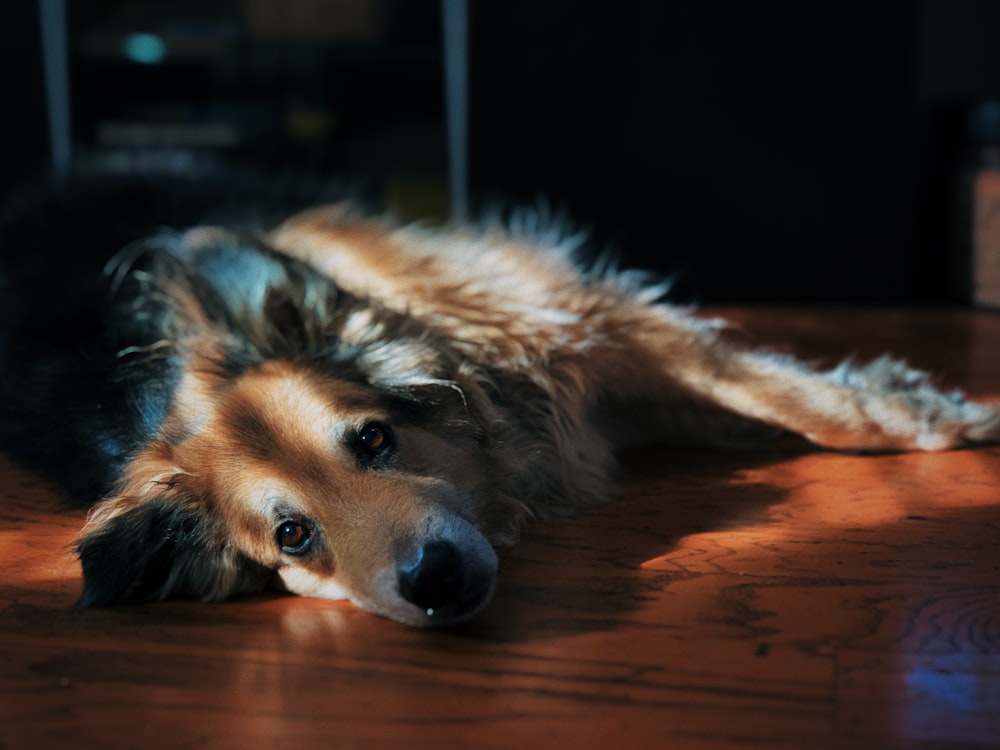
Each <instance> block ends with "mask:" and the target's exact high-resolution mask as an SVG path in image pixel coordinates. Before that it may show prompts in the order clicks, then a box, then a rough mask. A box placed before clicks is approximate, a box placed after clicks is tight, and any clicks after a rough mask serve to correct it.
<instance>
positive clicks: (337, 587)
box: [0, 205, 1000, 625]
mask: <svg viewBox="0 0 1000 750" xmlns="http://www.w3.org/2000/svg"><path fill="white" fill-rule="evenodd" d="M117 249H118V248H117V247H111V248H108V250H109V252H108V255H109V256H110V255H112V254H113V253H114V251H115V250H117ZM573 250H574V248H573V243H572V242H569V241H566V240H563V239H561V238H560V237H559V235H558V234H556V233H553V232H550V233H548V234H546V233H544V232H543V233H536V235H535V236H530V233H527V234H526V233H518V232H511V231H508V230H501V229H499V228H494V229H465V228H451V229H444V230H431V229H426V228H418V227H396V226H393V225H391V224H390V223H388V222H385V221H383V220H379V219H365V218H361V217H359V216H356V215H354V214H353V213H352V212H351V211H350V210H349V209H347V208H345V207H344V206H342V205H335V206H332V207H327V208H322V209H316V210H311V211H307V212H305V213H301V214H298V215H296V216H294V217H292V218H291V219H289V220H287V221H285V222H284V223H282V224H280V225H279V226H278V227H277V228H276V229H274V230H272V231H268V232H265V233H262V234H260V235H257V236H249V235H244V234H240V233H237V232H234V231H231V230H227V229H222V228H211V227H202V228H195V229H191V230H188V231H184V232H182V233H174V234H167V233H160V234H158V235H156V236H154V237H153V238H152V239H150V240H147V241H145V242H141V243H138V244H133V245H131V246H130V247H129V248H127V249H126V250H124V251H122V252H120V253H119V254H118V255H117V257H116V259H115V261H114V262H113V263H111V264H110V265H109V266H108V267H107V272H106V275H105V282H104V286H101V285H98V286H96V287H94V289H96V290H98V291H99V293H92V294H88V295H83V294H82V293H81V297H86V299H82V298H81V299H80V300H77V299H65V300H57V301H55V302H53V303H51V305H52V306H54V307H55V308H56V309H55V310H54V311H52V310H50V311H49V314H48V315H47V316H42V318H40V319H37V318H35V317H33V316H32V315H30V314H24V313H13V312H12V313H8V319H7V320H8V322H7V326H6V327H5V328H6V334H5V338H4V339H3V342H2V343H3V347H4V348H3V356H4V358H5V360H6V362H7V366H8V371H7V375H6V378H5V380H4V393H3V396H4V399H5V401H6V406H5V408H4V413H3V418H2V422H0V435H2V437H3V441H4V446H5V448H6V449H7V450H8V451H11V452H13V453H14V454H15V455H18V456H20V457H21V458H24V459H26V460H29V461H31V462H33V463H34V464H36V465H39V466H42V467H43V468H47V469H49V470H50V471H55V472H56V473H57V474H58V475H59V476H61V477H62V479H63V480H64V481H65V482H66V483H67V485H68V486H69V488H70V489H71V490H72V491H73V492H75V493H76V494H78V495H82V496H85V497H90V499H93V500H96V499H97V496H98V495H104V496H105V497H104V499H103V500H101V502H100V503H99V504H98V505H97V506H96V508H95V510H94V512H93V513H92V515H91V518H90V520H89V522H88V524H87V527H86V528H85V529H84V532H83V535H82V537H81V540H80V542H79V546H78V551H79V554H80V558H81V561H82V564H83V572H84V582H85V588H84V593H83V597H82V599H81V604H83V605H84V606H93V605H104V604H112V603H117V602H126V601H137V600H153V599H161V598H165V597H168V596H172V595H182V596H196V597H200V598H204V599H221V598H224V597H226V596H229V595H232V594H235V593H239V592H248V591H255V590H260V589H262V588H265V587H266V586H268V585H271V584H273V583H274V582H278V583H279V584H280V585H281V586H283V587H284V588H286V589H288V590H289V591H292V592H294V593H299V594H304V595H315V596H324V597H331V598H349V599H350V600H352V601H353V602H355V603H357V604H358V605H360V606H362V607H364V608H367V609H369V610H371V611H374V612H377V613H380V614H383V615H387V616H389V617H392V618H394V619H397V620H400V621H402V622H406V623H409V624H414V625H437V624H447V623H451V622H456V621H460V620H463V619H466V618H468V617H470V616H472V615H473V614H475V613H476V612H478V611H479V610H480V609H481V608H482V607H483V606H484V605H485V603H486V602H487V601H488V599H489V597H490V594H491V592H492V589H493V585H494V579H495V576H496V571H497V558H496V554H495V552H494V547H495V546H502V545H508V544H511V543H513V542H514V540H515V539H516V537H517V533H518V529H519V527H520V525H521V523H522V522H523V520H524V519H525V518H526V517H528V516H531V515H534V516H550V515H553V514H560V513H566V512H571V511H574V510H577V509H580V508H582V507H586V506H588V505H591V504H593V503H595V502H598V501H600V500H602V499H604V498H605V497H606V494H607V492H608V489H609V481H610V479H611V476H612V472H613V467H614V453H615V450H616V448H618V447H620V446H621V445H623V444H626V443H629V442H637V441H639V440H644V441H655V440H660V439H665V438H669V439H675V440H676V439H687V440H696V441H700V442H714V443H724V442H729V441H732V440H737V439H742V438H745V437H746V436H747V435H749V434H753V433H754V432H755V431H757V430H760V431H762V432H768V431H773V430H775V429H776V430H785V431H791V432H794V433H798V434H800V435H803V436H805V437H806V438H808V439H809V440H811V441H813V442H814V443H816V444H818V445H821V446H826V447H831V448H837V449H848V450H865V451H867V450H875V451H881V450H911V449H919V450H938V449H946V448H951V447H955V446H960V445H965V444H969V443H975V442H981V441H990V440H994V439H996V438H997V437H998V436H1000V418H998V416H997V414H996V412H995V411H994V410H993V409H991V408H988V407H986V406H982V405H978V404H973V403H969V402H966V401H964V400H963V399H962V398H961V397H960V396H959V395H957V394H948V395H946V394H942V393H940V392H938V391H936V390H935V389H934V388H933V387H932V386H931V385H930V384H929V383H928V380H927V378H926V377H925V376H924V375H923V374H921V373H917V372H914V371H912V370H910V369H908V368H906V367H905V366H903V365H901V364H899V363H894V362H891V361H889V360H879V361H877V362H875V363H873V364H872V365H869V366H867V367H864V368H855V367H851V366H847V365H844V366H841V367H839V368H837V369H836V370H834V371H832V372H827V373H819V372H815V371H813V370H810V369H809V368H807V367H805V366H804V365H802V364H800V363H798V362H796V361H794V360H791V359H788V358H784V357H780V356H776V355H772V354H768V353H764V352H757V351H747V350H744V349H740V348H736V347H733V346H731V345H729V344H727V343H726V342H725V341H724V340H723V338H722V337H720V335H719V331H720V326H719V325H718V324H716V323H714V322H709V321H704V320H699V319H697V318H695V317H693V316H692V315H690V314H689V313H687V312H686V311H683V310H680V309H677V308H674V307H670V306H667V305H665V304H662V303H661V302H659V301H658V300H659V297H660V293H661V292H662V290H661V289H658V288H657V287H655V286H650V285H648V284H646V283H644V282H643V281H642V278H641V277H639V276H637V275H634V274H630V273H618V272H612V271H605V272H596V271H592V272H587V273H584V272H582V271H581V270H580V269H579V268H578V266H577V265H576V264H575V260H574V257H573ZM5 252H6V253H8V254H9V253H10V252H11V249H10V248H5ZM80 285H81V287H83V286H86V285H85V284H84V282H83V280H81V281H80ZM69 293H70V292H66V294H69ZM8 294H9V295H15V296H16V295H18V294H20V295H21V296H22V297H25V298H27V297H28V296H30V295H37V294H38V292H37V291H31V292H28V293H26V292H25V291H24V290H23V289H15V288H14V287H13V286H11V287H9V288H8ZM95 301H96V302H99V303H100V304H99V305H97V306H95V304H94V303H95ZM24 302H26V303H32V304H34V305H35V308H36V309H38V303H39V301H38V300H31V299H25V300H24ZM23 306H24V305H22V307H23ZM27 307H28V308H30V307H31V304H27ZM40 321H41V322H40ZM59 321H62V322H59ZM59 326H63V330H62V331H61V332H54V330H53V329H54V328H55V327H59Z"/></svg>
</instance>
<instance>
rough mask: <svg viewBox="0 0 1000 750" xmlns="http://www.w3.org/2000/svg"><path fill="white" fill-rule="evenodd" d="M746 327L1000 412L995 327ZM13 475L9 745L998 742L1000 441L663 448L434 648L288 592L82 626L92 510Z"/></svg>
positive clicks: (982, 320)
mask: <svg viewBox="0 0 1000 750" xmlns="http://www.w3.org/2000/svg"><path fill="white" fill-rule="evenodd" d="M732 315H733V316H734V317H736V318H737V319H738V320H740V321H743V322H744V323H745V324H746V328H747V330H748V331H749V332H752V333H749V334H748V335H750V336H751V337H752V338H753V339H756V340H759V341H761V342H777V341H786V342H790V343H792V344H793V345H794V348H795V350H796V351H798V352H799V353H802V354H804V355H806V356H819V355H822V354H832V355H836V356H843V355H847V354H852V353H854V354H858V355H860V356H862V357H865V356H870V355H873V354H876V353H878V352H880V351H882V350H884V349H887V350H892V351H894V352H895V353H897V354H901V355H905V356H907V357H908V358H909V359H910V360H911V361H912V362H914V363H915V364H917V365H919V366H922V367H925V368H930V369H932V370H935V371H946V372H947V373H948V375H947V377H946V378H945V381H944V382H945V383H947V384H949V385H954V386H963V387H965V388H967V389H968V390H970V391H971V392H972V393H973V394H975V395H977V396H982V397H1000V317H998V316H992V315H987V314H964V313H945V312H926V313H920V314H906V313H889V312H881V313H870V312H867V313H866V312H838V313H823V312H809V311H768V310H757V311H735V312H732ZM0 485H2V495H3V498H4V500H3V504H2V506H0V517H2V521H0V561H2V565H0V748H56V747H66V748H91V747H121V748H155V747H170V748H196V747H197V748H200V747H225V748H245V749H247V750H249V749H250V748H262V747H284V748H315V747H322V748H327V747H329V748H355V747H401V748H407V750H410V749H411V748H432V747H433V748H443V747H454V748H570V747H572V748H611V749H612V750H622V749H624V748H687V747H693V748H779V747H789V748H814V747H820V748H824V747H850V748H854V747H873V748H894V747H919V748H934V747H955V748H959V747H961V748H975V747H998V746H1000V448H987V449H981V450H975V451H959V452H953V453H948V454H932V455H892V456H880V457H861V456H849V455H836V454H832V453H821V452H813V451H808V450H805V449H803V447H802V446H801V445H799V444H798V443H796V442H794V441H784V442H782V443H780V444H778V445H774V446H769V447H767V448H764V449H760V450H753V451H747V452H733V453H727V454H718V453H711V452H706V451H699V450H693V449H683V450H679V449H658V450H649V451H644V452H642V453H641V454H637V455H634V456H631V457H629V459H628V470H627V472H626V475H625V477H624V481H623V489H622V491H621V497H620V498H619V500H618V501H617V502H616V503H614V504H612V505H609V506H608V507H606V508H604V509H601V510H599V511H598V512H594V513H591V514H590V515H588V516H587V517H585V518H582V519H579V520H576V521H573V522H569V523H559V524H536V525H533V526H531V527H529V528H528V530H527V532H526V534H525V537H524V540H523V542H522V543H521V544H520V545H519V546H518V547H516V548H515V549H514V550H512V551H510V552H508V553H505V554H504V555H503V567H502V571H501V576H500V582H499V589H498V592H497V596H496V599H495V601H494V603H493V604H492V605H491V606H490V607H489V609H488V610H487V611H486V612H485V613H484V614H483V615H482V616H481V617H480V618H479V619H478V620H477V621H475V622H473V623H471V624H469V625H466V626H463V627H461V628H458V629H454V630H445V631H436V632H426V631H418V630H413V629H409V628H407V627H404V626H401V625H398V624H395V623H393V622H389V621H387V620H383V619H379V618H377V617H373V616H371V615H368V614H366V613H363V612H359V611H355V610H353V609H352V608H351V607H350V606H349V605H345V604H341V603H331V602H325V601H317V600H308V599H297V598H291V597H280V596H261V597H254V598H249V599H243V600H239V601H234V602H231V603H226V604H199V603H193V602H180V603H167V604H157V605H151V606H130V607H120V608H112V609H105V610H93V611H85V612H76V611H73V610H72V605H73V602H74V599H75V597H76V595H77V593H78V591H79V588H80V580H79V571H78V568H77V565H76V563H75V561H74V560H73V559H72V556H71V554H70V552H69V549H70V546H71V544H72V540H73V536H74V533H75V531H76V530H77V529H78V528H79V526H80V524H81V520H82V518H83V515H84V514H83V513H82V512H79V511H67V510H63V509H60V505H59V499H58V495H57V494H55V493H54V492H52V491H51V490H49V489H46V488H45V486H44V485H43V484H42V483H41V482H40V481H39V480H38V479H36V478H34V477H32V476H31V475H29V474H28V473H26V472H24V471H21V470H19V469H16V468H14V467H13V466H11V465H10V464H9V463H7V462H3V463H2V464H0Z"/></svg>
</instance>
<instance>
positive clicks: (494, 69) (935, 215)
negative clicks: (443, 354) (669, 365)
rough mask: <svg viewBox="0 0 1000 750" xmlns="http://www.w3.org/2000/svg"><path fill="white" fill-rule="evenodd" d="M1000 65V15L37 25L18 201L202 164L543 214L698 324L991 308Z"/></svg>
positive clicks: (319, 8) (738, 6)
mask: <svg viewBox="0 0 1000 750" xmlns="http://www.w3.org/2000/svg"><path fill="white" fill-rule="evenodd" d="M998 42H1000V3H998V2H995V0H876V1H874V2H873V1H872V0H841V1H840V2H836V3H831V2H825V3H803V2H798V1H791V0H788V1H785V0H774V1H767V2H757V3H747V2H737V1H731V0H716V1H714V2H713V1H708V2H677V3H654V2H647V1H644V0H618V1H617V2H610V1H609V0H545V1H544V2H542V1H540V0H472V1H471V2H470V1H469V0H224V1H218V2H212V1H210V0H191V1H182V0H174V1H171V2H167V1H166V0H162V1H156V0H143V1H142V2H140V1H138V0H65V1H64V0H38V2H29V1H28V0H19V1H18V2H14V3H7V4H6V5H5V7H4V13H3V21H2V23H0V75H2V80H3V81H4V85H5V90H6V91H5V94H6V96H5V102H4V117H3V127H4V131H5V136H6V137H5V138H3V139H2V141H0V163H2V164H3V169H2V170H0V192H3V193H10V192H11V191H14V190H17V186H18V184H19V183H21V182H22V181H23V180H25V179H27V178H30V177H32V176H34V175H37V174H39V173H40V172H43V171H47V170H53V171H55V172H59V171H61V170H65V169H67V168H68V166H69V165H71V164H72V163H74V162H78V161H79V160H81V159H86V158H89V157H91V156H93V155H94V154H103V153H115V152H118V151H122V150H130V149H136V148H141V149H148V148H152V149H171V150H172V149H184V150H187V151H194V152H198V153H204V154H209V155H211V156H212V157H213V158H218V159H221V160H232V161H242V162H249V163H253V164H259V165H263V166H265V167H271V168H282V169H285V168H302V169H304V170H310V171H311V172H313V173H315V172H324V173H329V174H331V175H338V176H341V177H344V178H346V179H349V180H353V181H357V182H358V183H362V184H364V185H365V186H366V187H368V188H370V189H371V190H372V191H374V192H376V193H377V194H378V195H379V197H380V198H381V199H382V200H383V201H384V202H385V203H386V204H388V205H389V206H390V207H391V208H392V209H393V210H395V211H396V212H398V213H399V214H401V215H402V216H404V217H408V218H417V217H424V216H430V217H446V216H448V215H449V214H452V213H456V212H457V213H459V214H462V213H465V212H468V211H470V210H471V211H472V213H475V211H476V210H477V208H478V207H482V206H488V205H492V204H494V203H496V202H501V203H504V204H508V205H509V204H522V203H527V204H538V203H539V202H540V201H544V202H546V203H547V205H549V206H552V207H554V208H555V209H558V210H562V211H565V213H566V214H567V215H569V216H572V217H573V218H574V219H576V220H577V221H578V222H579V223H580V224H581V225H582V226H584V227H586V228H588V229H589V230H590V231H591V233H592V234H593V236H594V238H595V241H596V242H598V243H601V244H604V245H608V246H611V247H613V248H614V249H616V250H617V251H618V252H619V253H620V255H621V256H622V257H623V258H624V259H625V261H626V262H628V263H630V264H638V265H643V266H646V267H650V268H653V269H655V270H657V271H660V272H664V273H670V274H672V275H674V276H675V278H676V296H677V298H678V299H680V300H683V301H691V302H700V303H746V302H778V303H806V304H810V303H815V304H831V303H850V304H904V305H935V304H944V303H955V302H959V303H963V302H969V301H977V302H980V303H981V304H989V299H988V295H986V296H984V295H982V294H979V293H978V292H977V288H978V287H977V286H976V284H977V283H983V284H985V283H988V282H985V281H977V278H979V276H981V275H982V274H981V273H980V272H979V271H977V268H979V267H980V266H981V265H982V263H980V262H979V261H977V259H976V258H977V255H976V254H977V252H978V253H979V254H980V255H982V254H983V253H984V252H986V253H988V252H990V248H987V249H986V250H983V248H982V247H979V248H978V249H977V242H978V243H979V245H983V244H984V243H986V244H989V243H988V240H989V234H990V231H992V230H990V227H991V226H992V225H991V224H989V221H992V219H990V218H989V217H991V216H992V214H991V213H990V210H992V208H991V207H993V206H994V204H992V203H990V202H989V201H990V196H991V194H990V193H989V191H990V190H991V189H992V188H991V187H990V186H991V184H993V183H990V182H989V180H986V181H985V182H984V178H983V175H987V176H989V175H991V174H998V173H1000V172H998V169H1000V168H998V167H997V164H998V163H1000V159H998V158H997V156H996V146H997V145H998V144H1000V104H998V102H1000V43H998ZM997 194H998V195H1000V188H997ZM984 206H985V208H984ZM995 206H998V208H997V215H998V216H1000V199H998V200H997V203H996V204H995ZM470 207H471V208H470ZM976 211H978V212H979V213H978V214H977V213H976ZM977 216H978V217H979V218H978V219H977V218H976V217H977ZM983 217H987V218H983ZM977 221H978V222H979V223H978V224H977ZM997 221H998V222H1000V219H998V220H997ZM983 222H987V223H986V224H984V223H983ZM984 227H985V229H984ZM977 232H978V234H977ZM977 237H978V238H979V239H977ZM984 237H985V238H986V239H983V238H984ZM997 245H998V248H997V251H996V255H997V257H998V258H1000V242H998V243H997ZM977 263H978V265H977ZM987 265H989V264H987ZM977 274H979V276H977ZM998 284H1000V282H998Z"/></svg>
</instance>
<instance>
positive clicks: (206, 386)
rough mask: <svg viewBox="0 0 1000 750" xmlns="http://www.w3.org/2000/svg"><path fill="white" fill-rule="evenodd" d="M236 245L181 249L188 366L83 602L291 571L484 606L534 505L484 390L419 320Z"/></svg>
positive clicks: (100, 552)
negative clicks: (420, 331)
mask: <svg viewBox="0 0 1000 750" xmlns="http://www.w3.org/2000/svg"><path fill="white" fill-rule="evenodd" d="M224 239H225V238H224ZM199 243H200V244H199ZM192 244H194V245H197V247H196V250H192V249H191V247H190V246H191V245H192ZM237 244H238V243H236V242H235V241H234V240H233V239H232V238H228V239H225V241H224V242H220V239H219V237H213V238H212V239H211V241H210V242H206V241H205V240H204V239H201V240H199V242H198V243H195V242H193V241H192V240H190V238H189V239H187V240H185V244H184V247H183V253H178V252H177V251H176V250H175V251H173V252H172V258H173V260H172V261H171V263H172V265H171V268H173V269H174V270H173V271H172V272H171V273H172V276H171V278H170V279H169V280H168V281H164V282H160V283H159V285H160V287H162V289H164V290H166V291H168V292H169V293H170V295H171V296H172V297H174V298H175V299H177V300H178V302H177V304H176V305H175V306H174V307H175V311H174V319H171V321H168V322H167V323H165V324H164V328H166V329H169V330H170V331H172V332H173V333H172V335H173V336H174V337H175V338H176V339H177V340H176V341H174V342H172V343H171V345H170V346H171V349H172V353H171V355H170V356H174V357H178V358H180V359H181V361H182V362H183V367H182V368H181V369H182V374H181V376H180V378H179V382H178V383H177V385H176V388H175V390H174V393H173V398H172V403H171V409H170V413H169V416H168V417H167V419H166V421H165V422H164V423H163V425H162V426H161V428H160V429H159V431H158V433H157V435H156V436H155V437H154V438H153V439H152V440H151V441H150V442H149V443H148V444H147V445H145V446H144V447H142V449H141V450H139V451H138V452H137V453H136V455H135V456H134V457H133V458H132V459H131V461H130V462H129V464H128V465H127V467H126V471H125V474H124V476H123V478H122V481H121V483H120V484H119V486H118V487H117V488H116V490H115V491H114V492H113V493H112V494H111V495H110V496H109V498H108V499H106V500H105V501H104V502H103V503H102V504H101V505H99V506H98V507H97V508H96V509H95V511H94V512H93V514H92V516H91V519H90V521H89V523H88V525H87V527H86V528H85V530H84V534H83V536H82V538H81V540H80V542H79V544H78V551H79V555H80V558H81V561H82V565H83V573H84V592H83V596H82V598H81V605H83V606H99V605H105V604H113V603H118V602H127V601H143V600H156V599H163V598H166V597H169V596H175V595H180V596H195V597H199V598H204V599H222V598H225V597H227V596H230V595H232V594H235V593H241V592H249V591H256V590H260V589H263V588H265V587H267V586H269V585H274V584H277V585H278V586H280V587H282V588H284V589H286V590H288V591H290V592H293V593H296V594H302V595H308V596H319V597H327V598H334V599H350V600H351V601H352V602H354V603H356V604H357V605H359V606H361V607H363V608H365V609H368V610H370V611H372V612H376V613H378V614H382V615H386V616H388V617H391V618H393V619H396V620H399V621H402V622H405V623H408V624H412V625H439V624H449V623H453V622H458V621H461V620H464V619H467V618H469V617H471V616H472V615H474V614H475V613H476V612H478V611H479V610H480V609H482V607H483V606H485V604H486V603H487V601H488V600H489V598H490V595H491V593H492V590H493V586H494V581H495V577H496V573H497V557H496V554H495V552H494V549H493V545H494V544H503V543H509V542H510V541H512V538H513V535H514V534H515V533H516V527H517V525H518V523H519V521H520V518H521V516H522V515H523V510H522V509H521V507H520V506H519V505H517V504H516V503H515V502H514V501H512V500H511V499H510V493H509V492H507V491H506V490H505V489H504V487H505V486H506V485H507V484H508V482H509V480H508V479H507V478H505V476H504V474H505V473H506V472H507V471H508V468H509V467H505V466H504V462H503V461H502V460H498V456H497V453H496V451H495V443H494V440H495V437H496V436H495V435H494V434H493V433H492V429H491V428H492V427H495V426H496V425H495V424H493V425H491V424H490V420H496V419H497V415H496V414H494V413H488V412H489V408H490V407H489V406H488V399H486V398H485V396H483V395H482V392H481V391H480V390H477V389H479V386H478V385H477V383H476V382H475V379H474V378H471V379H469V380H468V382H460V381H458V380H456V379H455V377H456V373H455V372H447V373H446V372H442V367H443V365H442V361H441V356H442V355H441V352H440V350H439V347H435V346H434V345H433V342H432V341H429V340H428V339H427V337H426V336H415V335H414V332H413V331H407V330H406V329H405V326H406V323H405V321H400V322H398V324H397V323H394V322H393V321H392V320H389V319H388V318H385V317H379V315H378V314H377V313H375V312H373V311H372V310H370V309H368V307H367V306H365V305H363V304H360V303H358V302H356V301H352V300H349V299H344V298H343V296H341V297H340V298H338V297H337V292H336V290H335V289H333V288H332V285H331V284H330V282H329V281H328V280H326V279H323V278H321V277H319V276H318V274H314V273H313V272H311V271H310V270H309V269H307V268H300V267H298V266H297V265H296V264H294V263H291V262H290V261H288V259H286V258H283V257H282V256H279V255H277V254H274V253H271V252H269V251H267V250H266V249H262V248H259V247H236V245H237ZM237 250H238V252H237ZM178 256H179V257H180V258H181V261H182V262H181V264H180V266H178V265H177V264H176V263H175V262H174V261H175V260H176V258H177V257H178ZM237 267H240V268H241V269H242V271H241V273H239V274H236V273H234V270H233V269H234V268H237ZM178 268H181V269H182V271H178V270H177V269H178ZM192 269H194V270H192ZM144 273H147V274H148V271H144ZM179 275H182V276H183V278H182V279H181V280H180V281H179V280H178V277H179ZM248 279H252V283H251V281H248ZM182 282H183V283H182ZM178 317H180V318H182V319H176V318H178ZM400 326H401V327H400ZM159 354H160V356H163V355H162V352H160V353H159ZM444 369H448V368H447V367H445V368H444ZM136 387H139V386H138V385H137V386H136Z"/></svg>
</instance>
